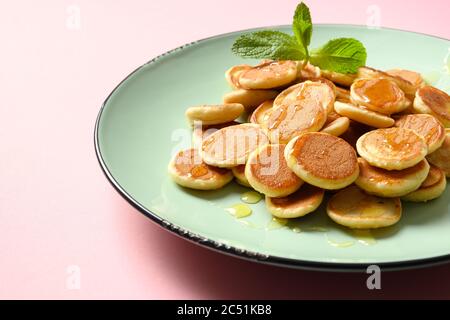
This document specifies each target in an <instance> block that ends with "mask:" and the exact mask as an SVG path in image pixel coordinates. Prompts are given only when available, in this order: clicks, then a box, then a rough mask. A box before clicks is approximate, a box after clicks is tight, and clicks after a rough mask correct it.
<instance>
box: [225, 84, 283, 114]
mask: <svg viewBox="0 0 450 320" xmlns="http://www.w3.org/2000/svg"><path fill="white" fill-rule="evenodd" d="M277 95H278V91H276V90H246V89H237V90H234V91H231V92H228V93H226V94H225V95H224V96H223V102H224V103H240V104H242V105H243V106H244V108H245V111H247V112H251V111H253V110H254V109H255V108H256V107H258V106H259V105H260V104H261V103H263V102H264V101H267V100H271V99H274V98H275V97H276V96H277Z"/></svg>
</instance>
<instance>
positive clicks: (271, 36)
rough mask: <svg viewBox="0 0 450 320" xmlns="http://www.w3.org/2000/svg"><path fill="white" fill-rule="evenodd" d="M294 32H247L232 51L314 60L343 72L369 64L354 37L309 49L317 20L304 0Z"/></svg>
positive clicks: (251, 55) (243, 54) (246, 55)
mask: <svg viewBox="0 0 450 320" xmlns="http://www.w3.org/2000/svg"><path fill="white" fill-rule="evenodd" d="M292 31H293V33H294V36H291V35H289V34H287V33H283V32H280V31H271V30H266V31H257V32H253V33H247V34H244V35H242V36H240V37H239V38H237V39H236V41H235V42H234V44H233V47H232V51H233V53H235V54H236V55H238V56H240V57H243V58H254V59H272V60H303V61H304V63H305V64H306V62H307V61H310V62H311V63H312V64H314V65H316V66H318V67H319V68H321V69H324V70H329V71H335V72H339V73H355V72H356V71H357V70H358V68H359V67H361V66H364V65H365V64H366V59H367V53H366V49H365V48H364V45H363V44H362V43H361V42H360V41H358V40H356V39H353V38H338V39H333V40H330V41H328V42H327V43H326V44H325V45H324V46H322V47H320V48H318V49H315V50H309V45H310V43H311V38H312V31H313V24H312V20H311V13H310V11H309V8H308V7H307V6H306V4H304V3H303V2H301V3H300V4H299V5H298V6H297V8H296V10H295V13H294V19H293V22H292Z"/></svg>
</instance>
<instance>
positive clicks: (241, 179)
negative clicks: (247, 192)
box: [231, 164, 251, 187]
mask: <svg viewBox="0 0 450 320" xmlns="http://www.w3.org/2000/svg"><path fill="white" fill-rule="evenodd" d="M231 171H232V172H233V175H234V177H235V178H236V181H237V182H238V183H239V184H241V185H243V186H244V187H251V186H250V183H248V180H247V178H246V177H245V164H241V165H239V166H236V167H232V168H231Z"/></svg>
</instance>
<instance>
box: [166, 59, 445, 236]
mask: <svg viewBox="0 0 450 320" xmlns="http://www.w3.org/2000/svg"><path fill="white" fill-rule="evenodd" d="M225 78H226V80H227V82H228V83H229V84H230V86H231V87H232V88H233V91H231V92H230V93H227V94H226V95H225V96H224V97H223V103H221V104H218V105H201V106H195V107H190V108H188V109H187V111H186V117H187V119H188V121H189V123H190V124H191V126H192V127H193V142H194V146H193V147H192V148H191V149H188V150H183V151H180V152H178V153H177V154H176V155H175V156H174V158H173V159H172V161H171V162H170V164H169V173H170V174H171V176H172V178H173V179H174V180H175V182H177V183H178V184H180V185H181V186H184V187H188V188H193V189H200V190H213V189H218V188H221V187H223V186H224V185H226V184H227V183H229V182H230V181H231V180H233V178H234V177H235V178H236V181H237V182H238V183H240V184H242V185H244V186H247V187H251V188H253V189H255V190H256V191H258V192H260V193H262V194H264V195H265V197H266V206H267V209H268V211H269V212H270V213H271V214H272V215H274V216H275V217H279V218H298V217H301V216H304V215H306V214H308V213H311V212H313V211H315V210H316V209H317V208H318V207H319V205H320V204H321V203H322V201H323V199H324V195H325V192H326V191H328V192H329V193H331V197H330V199H329V201H328V205H327V212H328V215H329V217H330V218H331V219H332V220H334V221H335V222H336V223H338V224H341V225H344V226H347V227H350V228H361V229H368V228H380V227H386V226H390V225H392V224H395V223H396V222H398V221H399V220H400V218H401V215H402V205H401V199H402V200H405V201H416V202H423V201H429V200H432V199H435V198H437V197H439V196H440V195H441V194H442V193H443V192H444V190H445V187H446V176H447V177H449V176H450V129H446V127H450V97H449V95H448V94H447V93H445V92H443V91H441V90H439V89H437V88H434V87H432V86H429V85H426V84H425V82H424V80H423V79H422V77H421V75H420V74H419V73H416V72H413V71H408V70H400V69H394V70H389V71H380V70H376V69H373V68H369V67H362V68H360V69H359V70H358V72H357V73H356V74H339V73H336V72H330V71H327V70H320V69H319V68H317V67H315V66H313V65H311V64H309V63H303V62H302V61H263V62H261V63H260V64H259V65H256V66H250V65H238V66H234V67H232V68H230V69H229V70H227V71H226V73H225ZM242 119H245V120H247V121H244V122H245V123H243V122H242V121H240V120H242ZM358 155H359V157H358Z"/></svg>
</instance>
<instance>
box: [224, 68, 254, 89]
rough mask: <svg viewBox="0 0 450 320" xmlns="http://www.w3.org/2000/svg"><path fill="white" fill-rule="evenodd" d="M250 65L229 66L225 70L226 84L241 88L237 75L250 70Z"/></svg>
mask: <svg viewBox="0 0 450 320" xmlns="http://www.w3.org/2000/svg"><path fill="white" fill-rule="evenodd" d="M251 68H252V67H251V66H249V65H248V64H240V65H237V66H234V67H231V68H230V69H228V70H227V71H226V72H225V79H226V80H227V82H228V84H229V85H230V86H231V88H233V89H242V88H241V85H240V84H239V76H240V75H241V73H242V72H243V71H246V70H250V69H251Z"/></svg>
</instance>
